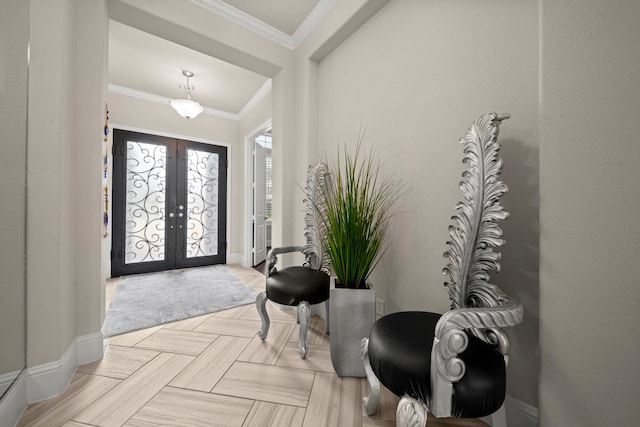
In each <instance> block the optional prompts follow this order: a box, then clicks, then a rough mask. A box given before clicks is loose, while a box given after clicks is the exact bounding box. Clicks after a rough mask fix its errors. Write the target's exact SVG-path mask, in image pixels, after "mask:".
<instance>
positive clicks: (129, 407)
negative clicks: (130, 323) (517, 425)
mask: <svg viewBox="0 0 640 427" xmlns="http://www.w3.org/2000/svg"><path fill="white" fill-rule="evenodd" d="M228 267H229V268H230V269H231V270H232V271H233V272H234V273H235V274H236V275H237V276H238V278H240V280H242V281H243V282H244V283H247V284H248V285H249V286H251V287H253V288H255V289H256V290H257V291H260V290H262V289H264V275H262V274H261V273H259V272H257V271H256V270H254V269H248V268H243V267H240V266H237V265H229V266H228ZM115 286H117V280H113V281H110V283H109V284H108V286H107V300H110V298H111V295H112V294H113V290H114V289H115ZM268 311H269V315H270V318H271V328H270V330H269V335H268V337H267V339H266V340H265V341H261V340H260V339H259V338H258V336H257V331H258V329H259V328H260V319H259V317H258V313H257V311H256V308H255V305H253V304H250V305H246V306H241V307H237V308H233V309H229V310H225V311H222V312H218V313H213V314H208V315H204V316H200V317H196V318H192V319H186V320H182V321H178V322H173V323H170V324H166V325H162V326H156V327H153V328H149V329H145V330H141V331H136V332H132V333H128V334H124V335H119V336H116V337H111V338H110V339H109V345H108V350H107V352H106V353H105V355H104V358H103V359H102V360H100V361H97V362H94V363H90V364H87V365H83V366H80V367H79V368H78V370H77V372H76V374H75V376H74V377H73V379H72V381H71V384H70V385H69V387H68V389H67V390H66V391H65V392H64V393H63V394H62V395H60V396H58V397H55V398H53V399H50V400H46V401H44V402H39V403H35V404H33V405H30V406H29V407H28V408H27V410H26V411H25V414H24V415H23V417H22V418H21V420H20V421H19V423H18V426H25V427H26V426H34V427H35V426H41V427H56V426H65V427H88V426H105V427H106V426H126V427H152V426H153V427H155V426H172V427H200V426H202V427H217V426H220V427H234V426H238V427H296V426H300V427H323V426H327V427H329V426H330V427H336V426H339V427H360V426H362V427H388V426H394V425H395V408H396V404H397V402H398V399H397V397H395V396H394V395H393V394H392V393H390V392H389V391H387V390H383V394H382V398H381V402H380V406H379V407H378V412H377V414H376V415H375V416H373V417H367V416H366V415H363V412H362V406H361V399H362V396H363V395H364V394H365V392H366V384H365V380H364V379H361V378H340V377H338V376H337V375H336V374H335V373H334V371H333V367H332V365H331V357H330V354H329V337H328V336H327V335H325V334H324V332H323V331H324V321H323V320H322V319H321V318H319V317H313V318H312V322H311V329H310V331H309V352H308V354H307V358H306V359H304V360H303V359H300V357H299V356H298V332H297V331H298V327H297V324H296V320H295V311H294V310H279V309H278V308H276V307H275V306H272V305H270V303H269V306H268ZM427 426H428V427H451V426H460V427H463V426H464V427H485V426H486V424H485V423H483V422H481V421H479V420H459V419H457V420H456V419H435V418H431V419H429V421H428V423H427Z"/></svg>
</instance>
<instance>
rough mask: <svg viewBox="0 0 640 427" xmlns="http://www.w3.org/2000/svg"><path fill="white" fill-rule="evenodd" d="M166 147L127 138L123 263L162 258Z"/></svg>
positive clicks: (163, 246) (163, 247)
mask: <svg viewBox="0 0 640 427" xmlns="http://www.w3.org/2000/svg"><path fill="white" fill-rule="evenodd" d="M166 175H167V148H166V147H165V146H163V145H155V144H147V143H143V142H135V141H127V185H126V191H127V193H126V194H127V196H126V213H125V222H126V227H125V264H133V263H138V262H148V261H161V260H164V259H165V200H166V182H167V178H166Z"/></svg>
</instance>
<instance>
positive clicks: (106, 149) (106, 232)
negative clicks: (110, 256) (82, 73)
mask: <svg viewBox="0 0 640 427" xmlns="http://www.w3.org/2000/svg"><path fill="white" fill-rule="evenodd" d="M104 110H105V112H104V116H105V117H104V129H103V134H104V138H103V141H104V143H105V146H104V156H103V159H102V179H103V181H104V214H103V216H102V223H103V225H104V233H103V235H102V237H105V238H106V237H107V236H109V180H108V177H109V175H108V172H109V144H108V143H109V104H105V105H104Z"/></svg>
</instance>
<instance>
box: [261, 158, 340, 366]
mask: <svg viewBox="0 0 640 427" xmlns="http://www.w3.org/2000/svg"><path fill="white" fill-rule="evenodd" d="M327 173H328V168H327V165H326V164H324V163H319V164H317V165H314V166H309V170H308V173H307V185H306V187H305V196H306V197H305V199H304V222H305V232H304V234H305V237H306V239H307V244H306V245H305V246H287V247H281V248H273V249H271V250H270V251H269V253H268V254H267V262H266V267H265V276H266V289H265V290H264V291H263V292H261V293H259V294H258V296H257V297H256V306H257V308H258V313H259V314H260V318H261V319H262V329H260V331H258V336H259V337H260V338H261V339H263V340H264V339H266V338H267V333H268V332H269V315H268V314H267V310H266V303H267V300H270V301H273V302H274V303H277V304H281V305H286V306H295V307H297V312H298V313H297V314H298V323H300V349H299V353H300V357H301V358H302V359H304V358H305V357H306V355H307V333H308V329H309V318H310V316H311V306H312V305H314V304H320V303H324V307H325V332H326V333H329V271H330V267H329V258H328V256H326V255H325V254H324V251H323V239H324V226H323V221H322V218H321V217H320V215H321V212H323V206H324V198H323V196H322V190H321V187H322V186H323V185H324V179H325V175H326V174H327ZM291 252H302V253H303V254H304V256H305V260H304V263H303V265H302V266H290V267H286V268H283V269H282V270H278V269H277V268H276V263H277V262H278V258H277V257H278V255H281V254H285V253H291Z"/></svg>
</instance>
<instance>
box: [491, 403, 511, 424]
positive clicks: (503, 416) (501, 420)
mask: <svg viewBox="0 0 640 427" xmlns="http://www.w3.org/2000/svg"><path fill="white" fill-rule="evenodd" d="M491 425H492V426H493V427H507V412H506V411H505V408H504V403H503V404H502V406H501V407H500V409H498V410H497V411H496V412H494V413H493V414H491Z"/></svg>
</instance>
